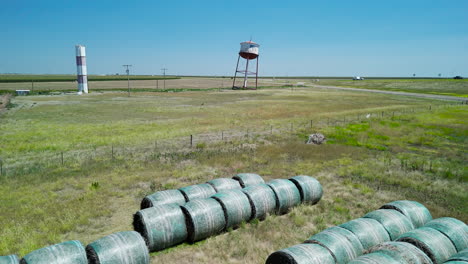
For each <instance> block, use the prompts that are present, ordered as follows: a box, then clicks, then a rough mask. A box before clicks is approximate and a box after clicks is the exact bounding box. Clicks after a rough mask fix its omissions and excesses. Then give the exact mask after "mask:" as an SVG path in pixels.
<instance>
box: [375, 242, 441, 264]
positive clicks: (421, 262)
mask: <svg viewBox="0 0 468 264" xmlns="http://www.w3.org/2000/svg"><path fill="white" fill-rule="evenodd" d="M368 252H370V253H381V254H385V255H388V256H391V257H392V258H394V259H396V260H398V261H399V263H402V264H433V263H432V260H431V259H430V258H429V257H428V256H427V255H426V254H425V253H424V252H423V251H422V250H420V249H419V248H417V247H416V246H414V245H412V244H410V243H406V242H395V241H390V242H384V243H382V244H379V245H377V246H375V247H372V248H370V249H369V250H368Z"/></svg>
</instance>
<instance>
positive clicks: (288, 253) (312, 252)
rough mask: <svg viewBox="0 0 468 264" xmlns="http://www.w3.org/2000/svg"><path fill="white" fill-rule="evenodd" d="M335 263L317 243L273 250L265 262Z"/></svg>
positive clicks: (269, 263)
mask: <svg viewBox="0 0 468 264" xmlns="http://www.w3.org/2000/svg"><path fill="white" fill-rule="evenodd" d="M310 263H314V264H335V259H334V258H333V256H332V255H331V253H330V251H328V249H326V248H324V247H322V246H321V245H319V244H299V245H295V246H292V247H289V248H285V249H281V250H278V251H276V252H273V253H272V254H271V255H270V256H268V258H267V260H266V264H310Z"/></svg>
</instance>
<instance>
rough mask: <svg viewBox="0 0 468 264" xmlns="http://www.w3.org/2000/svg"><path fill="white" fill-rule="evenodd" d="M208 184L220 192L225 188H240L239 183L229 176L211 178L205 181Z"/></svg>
mask: <svg viewBox="0 0 468 264" xmlns="http://www.w3.org/2000/svg"><path fill="white" fill-rule="evenodd" d="M206 183H208V184H209V185H211V186H213V188H214V189H215V191H216V192H222V191H225V190H234V189H242V187H241V186H240V183H239V182H238V181H236V180H234V179H229V178H218V179H213V180H211V181H208V182H206Z"/></svg>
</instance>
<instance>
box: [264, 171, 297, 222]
mask: <svg viewBox="0 0 468 264" xmlns="http://www.w3.org/2000/svg"><path fill="white" fill-rule="evenodd" d="M267 184H268V186H270V188H271V189H272V190H273V191H274V192H275V197H276V213H277V214H285V213H287V212H288V211H289V210H290V209H291V208H292V207H294V206H297V205H299V204H300V203H301V194H300V193H299V189H297V187H296V185H295V184H294V183H292V182H291V181H289V180H286V179H276V180H272V181H270V182H268V183H267Z"/></svg>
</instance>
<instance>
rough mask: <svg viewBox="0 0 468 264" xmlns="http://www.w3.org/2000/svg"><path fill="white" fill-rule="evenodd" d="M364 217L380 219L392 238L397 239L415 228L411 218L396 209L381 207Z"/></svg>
mask: <svg viewBox="0 0 468 264" xmlns="http://www.w3.org/2000/svg"><path fill="white" fill-rule="evenodd" d="M364 218H372V219H375V220H377V221H379V223H381V224H382V225H383V227H384V228H385V230H387V232H388V234H389V235H390V240H395V239H396V238H397V237H398V236H400V235H402V234H403V233H406V232H408V231H410V230H413V229H414V226H413V224H412V223H411V220H410V219H409V218H408V217H406V216H405V215H403V214H401V213H399V212H398V211H396V210H391V209H379V210H375V211H372V212H370V213H368V214H366V215H365V216H364Z"/></svg>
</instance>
